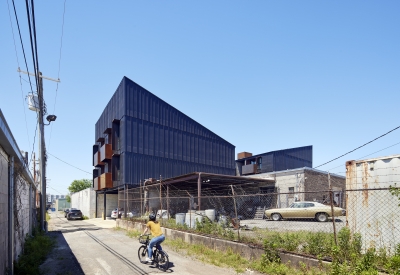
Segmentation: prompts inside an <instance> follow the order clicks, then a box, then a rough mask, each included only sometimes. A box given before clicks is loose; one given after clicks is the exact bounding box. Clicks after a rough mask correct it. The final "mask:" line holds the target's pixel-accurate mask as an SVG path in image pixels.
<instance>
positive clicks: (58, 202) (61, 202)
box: [55, 199, 71, 211]
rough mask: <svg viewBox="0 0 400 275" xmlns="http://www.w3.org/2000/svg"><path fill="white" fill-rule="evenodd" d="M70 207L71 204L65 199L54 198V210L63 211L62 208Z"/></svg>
mask: <svg viewBox="0 0 400 275" xmlns="http://www.w3.org/2000/svg"><path fill="white" fill-rule="evenodd" d="M70 207H71V204H70V203H69V202H67V199H56V204H55V208H56V211H64V209H66V208H70Z"/></svg>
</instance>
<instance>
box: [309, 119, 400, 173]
mask: <svg viewBox="0 0 400 275" xmlns="http://www.w3.org/2000/svg"><path fill="white" fill-rule="evenodd" d="M399 128H400V126H398V127H396V128H394V129H392V130H390V131H389V132H387V133H385V134H383V135H381V136H379V137H377V138H374V139H373V140H371V141H369V142H367V143H365V144H363V145H361V146H359V147H357V148H356V149H353V150H351V151H349V152H347V153H346V154H343V155H341V156H339V157H337V158H334V159H333V160H330V161H328V162H325V163H323V164H321V165H318V166H316V167H314V169H315V168H318V167H321V166H323V165H325V164H328V163H330V162H332V161H334V160H337V159H339V158H341V157H343V156H345V155H348V154H350V153H352V152H354V151H355V150H358V149H360V148H361V147H364V146H365V145H367V144H370V143H371V142H374V141H375V140H377V139H380V138H381V137H384V136H386V135H387V134H389V133H391V132H393V131H394V130H397V129H399Z"/></svg>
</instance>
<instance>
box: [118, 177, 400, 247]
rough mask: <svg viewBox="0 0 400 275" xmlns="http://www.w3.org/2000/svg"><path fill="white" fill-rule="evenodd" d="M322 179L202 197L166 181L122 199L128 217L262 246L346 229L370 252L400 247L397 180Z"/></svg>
mask: <svg viewBox="0 0 400 275" xmlns="http://www.w3.org/2000/svg"><path fill="white" fill-rule="evenodd" d="M351 176H352V175H348V177H351ZM319 177H321V178H320V179H321V180H322V179H324V180H325V182H328V184H325V186H322V187H325V188H324V189H322V187H320V189H319V190H314V191H307V190H312V189H313V188H312V186H307V181H305V183H302V185H301V184H299V185H298V186H295V188H294V189H292V190H288V191H289V192H280V191H281V190H283V188H279V187H275V190H274V189H268V190H263V189H260V188H258V187H257V186H254V185H251V184H243V185H226V184H225V185H216V186H215V187H213V188H207V189H202V190H201V196H198V190H197V189H196V188H193V187H192V188H184V187H181V188H180V187H179V185H163V183H162V182H161V183H157V184H152V185H146V186H142V187H137V188H130V189H128V188H126V187H125V188H121V189H120V190H119V193H118V203H119V207H120V208H123V209H126V210H127V211H126V218H130V219H134V220H135V219H137V220H141V221H144V220H145V219H146V218H147V216H148V214H149V213H151V212H152V213H155V214H156V215H157V217H158V219H159V220H160V221H161V222H162V225H163V226H165V227H170V228H176V229H180V230H186V231H198V232H199V233H203V234H211V235H221V234H222V235H224V234H226V233H227V232H228V233H229V234H228V236H229V237H230V239H233V240H237V241H246V240H250V239H251V240H252V241H254V240H258V242H259V243H260V244H262V241H263V239H265V238H268V236H270V234H272V233H283V234H291V233H298V234H310V233H316V234H328V235H330V236H332V240H333V241H334V242H337V239H338V237H337V235H338V234H339V232H340V231H341V230H342V229H343V228H345V227H346V228H348V229H349V230H350V232H351V234H352V235H353V236H360V237H361V240H362V245H363V250H364V251H365V250H366V249H369V248H372V247H374V248H376V249H382V248H384V249H386V250H388V251H389V252H390V251H393V250H394V249H395V247H396V246H397V245H398V244H399V243H400V212H399V210H400V209H399V206H398V203H399V201H398V198H397V197H396V196H395V195H393V194H392V193H393V190H396V189H393V188H391V187H390V186H394V184H395V181H393V180H390V181H385V182H380V183H379V182H376V183H375V185H374V188H368V186H366V185H365V184H364V187H367V188H358V186H354V185H353V186H349V184H348V183H347V190H346V189H339V188H335V186H339V182H335V181H338V179H335V178H329V179H328V181H327V177H330V175H329V174H326V175H319ZM362 179H363V178H361V180H362ZM349 180H350V179H349V178H348V179H347V182H349ZM354 180H357V179H355V178H353V182H354ZM364 180H365V178H364ZM281 186H282V185H281ZM361 186H363V185H362V184H361ZM377 186H386V187H379V188H378V187H377ZM356 187H357V188H356ZM205 228H208V229H209V230H205Z"/></svg>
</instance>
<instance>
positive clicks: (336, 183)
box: [304, 170, 346, 207]
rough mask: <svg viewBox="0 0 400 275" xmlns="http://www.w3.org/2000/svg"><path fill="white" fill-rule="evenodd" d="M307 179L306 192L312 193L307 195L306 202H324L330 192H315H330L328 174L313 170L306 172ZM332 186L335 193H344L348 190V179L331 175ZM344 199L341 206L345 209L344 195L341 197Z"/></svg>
mask: <svg viewBox="0 0 400 275" xmlns="http://www.w3.org/2000/svg"><path fill="white" fill-rule="evenodd" d="M304 175H305V177H306V185H305V191H306V192H312V193H307V194H306V200H308V201H317V202H324V199H325V200H326V198H327V196H329V193H328V192H314V191H326V190H329V181H328V174H325V173H318V172H316V171H312V170H305V173H304ZM330 177H331V185H332V190H333V191H334V192H342V191H343V192H344V191H345V188H346V178H344V177H343V178H342V177H338V176H335V175H331V176H330ZM340 197H341V198H342V199H341V201H340V206H341V207H344V197H345V196H344V195H342V196H340Z"/></svg>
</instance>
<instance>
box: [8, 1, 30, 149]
mask: <svg viewBox="0 0 400 275" xmlns="http://www.w3.org/2000/svg"><path fill="white" fill-rule="evenodd" d="M7 7H8V16H9V18H10V25H11V32H12V37H13V41H14V50H15V57H16V58H17V65H18V68H19V67H20V66H19V58H18V52H17V45H16V43H15V35H14V28H13V24H12V20H11V12H10V5H9V3H8V1H7ZM21 78H22V77H21V73H19V83H20V89H21V96H22V109H23V110H24V118H25V128H26V135H27V137H28V144H30V143H31V141H30V138H29V131H28V121H27V120H26V111H25V104H24V102H25V101H24V91H23V89H22V81H21Z"/></svg>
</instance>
